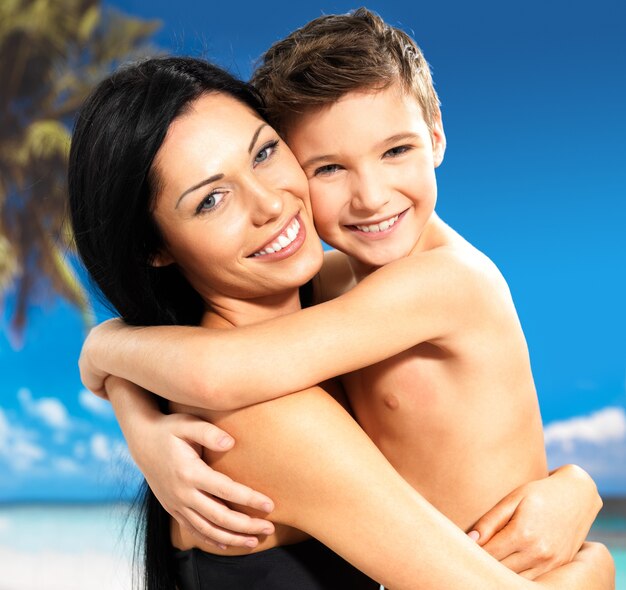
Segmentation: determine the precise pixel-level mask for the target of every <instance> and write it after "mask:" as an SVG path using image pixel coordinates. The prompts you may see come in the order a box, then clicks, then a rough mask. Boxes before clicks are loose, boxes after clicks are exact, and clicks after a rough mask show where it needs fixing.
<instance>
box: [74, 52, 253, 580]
mask: <svg viewBox="0 0 626 590" xmlns="http://www.w3.org/2000/svg"><path fill="white" fill-rule="evenodd" d="M211 92H220V93H225V94H228V95H230V96H232V97H233V98H235V99H237V100H239V101H240V102H241V103H243V104H245V105H247V106H249V107H250V108H252V109H254V110H255V111H257V112H259V113H262V103H261V101H260V99H259V97H258V95H257V94H256V93H255V91H254V90H253V89H252V88H251V87H250V86H249V85H247V84H245V83H244V82H241V81H240V80H237V79H236V78H234V77H233V76H231V75H230V74H229V73H228V72H226V71H224V70H222V69H220V68H218V67H216V66H214V65H212V64H209V63H207V62H205V61H203V60H200V59H194V58H188V57H164V58H153V59H149V60H146V61H143V62H140V63H136V64H133V65H130V66H126V67H123V68H122V69H120V70H118V71H117V72H116V73H114V74H113V75H111V76H110V77H109V78H107V79H106V80H104V81H103V82H102V83H101V84H100V85H99V86H98V87H97V88H96V89H95V90H94V91H93V93H92V94H91V96H90V98H89V99H88V100H87V101H86V102H85V104H84V105H83V107H82V109H81V111H80V113H79V115H78V118H77V120H76V125H75V129H74V135H73V139H72V146H71V150H70V161H69V212H70V219H71V223H72V228H73V231H74V236H75V241H76V246H77V249H78V253H79V255H80V257H81V259H82V261H83V263H84V265H85V267H86V268H87V270H88V272H89V274H90V277H91V278H92V280H93V281H94V282H95V284H96V285H97V287H98V288H99V290H100V291H101V293H102V294H103V295H104V297H106V299H108V301H109V302H110V304H111V305H112V306H113V307H114V308H115V309H116V310H117V312H118V313H119V315H120V316H121V317H122V318H123V319H124V321H125V322H127V323H129V324H133V325H140V326H148V325H159V324H186V325H195V324H198V323H199V321H200V319H201V316H202V313H203V311H204V304H203V302H202V300H201V298H200V296H199V295H198V294H197V293H196V292H195V291H194V290H193V289H192V288H191V286H190V285H189V283H188V282H187V281H186V280H185V278H184V277H183V276H182V274H181V273H180V272H179V271H178V269H177V268H176V266H175V265H171V266H168V267H158V268H157V267H154V266H152V265H151V261H152V259H153V257H154V256H155V255H156V254H157V252H158V251H159V249H160V248H161V246H162V245H163V242H162V237H161V235H160V233H159V230H158V228H157V227H156V225H155V223H154V221H153V217H152V208H153V201H154V193H155V190H156V187H158V182H159V179H158V177H157V175H156V174H155V171H154V168H153V162H154V158H155V155H156V153H157V151H158V150H159V148H160V146H161V144H162V143H163V140H164V138H165V134H166V133H167V130H168V128H169V126H170V124H171V123H172V121H173V120H174V119H175V118H176V117H178V116H180V115H181V114H183V113H185V111H186V110H187V109H188V108H189V107H190V105H191V103H192V102H193V101H195V100H196V99H197V98H199V97H200V96H201V95H203V94H206V93H211ZM144 488H145V493H144V495H143V500H142V510H141V520H140V527H142V529H143V530H142V535H141V536H140V538H143V541H142V542H143V561H144V572H145V573H144V582H145V588H146V590H174V589H175V588H176V570H175V562H174V557H173V552H174V549H173V547H172V545H171V542H170V521H169V515H168V514H167V513H166V512H165V510H164V509H163V508H162V506H161V505H160V504H159V502H158V501H157V499H156V497H155V496H154V494H153V493H152V492H151V490H150V489H149V488H148V486H147V485H145V484H144Z"/></svg>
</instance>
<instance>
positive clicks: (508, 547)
mask: <svg viewBox="0 0 626 590" xmlns="http://www.w3.org/2000/svg"><path fill="white" fill-rule="evenodd" d="M601 507H602V499H601V498H600V495H599V494H598V490H597V487H596V485H595V483H594V481H593V479H591V477H590V476H589V474H588V473H587V472H586V471H584V470H583V469H581V468H580V467H578V466H576V465H564V466H563V467H559V468H558V469H556V470H554V471H552V472H551V473H550V476H549V477H547V478H545V479H541V480H537V481H532V482H529V483H527V484H524V485H523V486H520V487H519V488H517V489H516V490H514V491H513V492H511V493H510V494H508V495H507V496H506V497H505V498H503V499H502V500H501V501H500V502H499V503H498V504H496V506H494V507H493V508H492V509H491V510H489V512H487V514H485V515H484V516H483V517H482V518H481V519H480V520H479V521H478V522H477V523H476V524H475V525H474V527H473V530H472V531H471V532H470V533H469V535H470V537H472V538H474V539H476V538H477V537H478V538H477V542H478V544H479V545H481V546H482V547H483V549H485V550H486V551H487V552H488V553H490V554H491V555H493V556H494V557H495V558H496V559H497V560H498V561H501V562H502V563H503V564H504V565H506V566H507V567H509V568H510V569H512V570H513V571H515V572H518V573H520V574H521V575H523V576H524V577H527V578H529V579H535V578H537V576H540V575H542V574H544V573H546V572H549V571H551V570H553V569H554V568H556V567H558V566H560V565H563V564H565V563H569V562H570V561H571V560H572V559H573V558H574V556H575V555H576V554H577V552H578V551H579V550H580V548H581V546H582V545H583V543H584V541H585V538H586V537H587V534H588V533H589V529H590V528H591V525H592V524H593V521H594V519H595V517H596V516H597V514H598V512H599V510H600V508H601Z"/></svg>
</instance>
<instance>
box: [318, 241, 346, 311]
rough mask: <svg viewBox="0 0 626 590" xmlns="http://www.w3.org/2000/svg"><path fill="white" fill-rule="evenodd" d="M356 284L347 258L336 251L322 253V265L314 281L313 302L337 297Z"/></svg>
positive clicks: (321, 301)
mask: <svg viewBox="0 0 626 590" xmlns="http://www.w3.org/2000/svg"><path fill="white" fill-rule="evenodd" d="M355 284H356V280H355V278H354V273H353V272H352V267H351V266H350V262H349V260H348V257H347V256H346V255H345V254H344V253H343V252H339V251H338V250H328V251H326V252H324V264H323V266H322V268H321V269H320V272H319V273H318V274H317V276H316V277H315V279H314V286H315V302H316V303H323V302H324V301H330V300H331V299H334V298H335V297H339V295H341V294H342V293H345V292H346V291H349V290H350V289H352V287H354V286H355Z"/></svg>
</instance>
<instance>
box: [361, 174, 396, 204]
mask: <svg viewBox="0 0 626 590" xmlns="http://www.w3.org/2000/svg"><path fill="white" fill-rule="evenodd" d="M388 201H389V192H388V190H385V187H384V186H382V184H381V183H380V182H377V179H376V178H374V177H372V176H371V175H361V176H359V177H358V178H357V179H355V180H354V182H353V185H352V207H353V208H354V209H355V210H357V211H371V212H375V211H378V210H379V209H381V208H382V207H384V206H385V205H386V204H387V203H388Z"/></svg>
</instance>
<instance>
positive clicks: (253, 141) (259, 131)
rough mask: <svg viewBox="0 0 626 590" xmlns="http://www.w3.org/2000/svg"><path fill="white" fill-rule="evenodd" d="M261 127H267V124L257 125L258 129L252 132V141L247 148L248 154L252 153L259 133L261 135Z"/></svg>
mask: <svg viewBox="0 0 626 590" xmlns="http://www.w3.org/2000/svg"><path fill="white" fill-rule="evenodd" d="M263 127H267V123H261V124H260V125H259V128H258V129H257V130H256V131H255V132H254V135H253V136H252V141H251V142H250V146H249V147H248V153H249V154H251V153H252V148H253V147H254V144H255V143H256V140H257V139H258V138H259V133H261V130H262V129H263Z"/></svg>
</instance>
